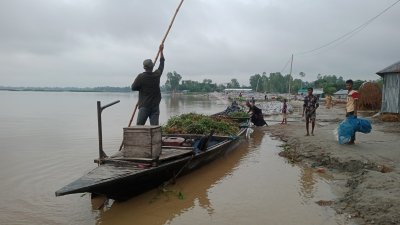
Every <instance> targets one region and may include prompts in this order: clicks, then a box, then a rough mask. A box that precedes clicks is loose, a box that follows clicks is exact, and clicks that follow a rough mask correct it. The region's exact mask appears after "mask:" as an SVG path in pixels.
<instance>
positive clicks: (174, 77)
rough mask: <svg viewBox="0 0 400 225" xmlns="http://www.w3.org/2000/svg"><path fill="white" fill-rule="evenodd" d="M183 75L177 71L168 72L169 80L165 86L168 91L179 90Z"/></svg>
mask: <svg viewBox="0 0 400 225" xmlns="http://www.w3.org/2000/svg"><path fill="white" fill-rule="evenodd" d="M181 79H182V76H181V75H180V74H178V73H177V72H176V71H174V72H173V73H171V72H168V73H167V81H166V82H165V87H166V89H167V90H168V91H177V90H179V82H180V81H181Z"/></svg>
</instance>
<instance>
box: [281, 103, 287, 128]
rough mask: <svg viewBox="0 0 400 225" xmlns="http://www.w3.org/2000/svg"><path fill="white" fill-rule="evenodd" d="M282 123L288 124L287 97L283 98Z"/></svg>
mask: <svg viewBox="0 0 400 225" xmlns="http://www.w3.org/2000/svg"><path fill="white" fill-rule="evenodd" d="M281 124H287V104H286V99H283V105H282V122H281Z"/></svg>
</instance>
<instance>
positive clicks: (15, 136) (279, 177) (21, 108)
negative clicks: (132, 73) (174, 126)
mask: <svg viewBox="0 0 400 225" xmlns="http://www.w3.org/2000/svg"><path fill="white" fill-rule="evenodd" d="M98 100H99V101H102V104H103V105H105V104H108V103H110V102H113V101H115V100H121V102H120V103H119V104H116V105H115V106H112V107H110V108H107V109H106V110H105V111H104V112H103V139H104V143H103V145H104V149H105V151H106V152H107V153H113V152H114V151H115V150H116V149H118V147H119V145H120V143H121V140H122V139H121V138H122V127H124V126H126V125H127V124H128V122H129V118H130V115H131V113H132V111H133V106H134V104H135V103H136V100H137V95H136V94H133V93H69V92H65V93H48V92H5V91H0V102H1V104H2V107H1V108H2V110H0V152H1V155H2V156H1V158H0V178H1V183H0V190H1V191H0V202H1V204H0V224H227V225H228V224H275V225H276V224H286V225H287V224H297V225H302V224H304V225H312V224H316V225H317V224H327V225H331V224H332V225H333V224H347V222H346V220H345V218H343V217H342V216H340V215H336V214H335V212H334V211H333V210H332V209H330V208H329V207H324V206H319V205H318V204H316V202H317V201H319V200H331V199H334V198H335V196H334V194H333V191H332V190H331V189H330V186H329V183H330V182H331V180H330V178H329V176H327V175H324V174H318V173H315V172H314V171H313V170H311V169H309V168H304V167H301V166H298V165H293V164H291V163H289V162H287V160H285V159H284V158H282V157H280V156H279V155H278V153H279V151H280V147H279V145H281V144H282V143H280V142H279V141H277V140H273V139H272V138H270V137H269V136H268V134H267V133H266V132H265V131H263V130H262V129H255V131H254V133H253V134H252V136H251V138H250V139H248V140H244V141H243V142H242V143H241V145H240V146H239V147H238V148H237V149H235V150H234V151H231V152H229V153H228V154H226V155H225V156H224V157H222V158H219V159H217V160H215V161H214V162H212V163H211V164H209V165H206V166H204V167H202V168H200V169H198V170H196V171H194V172H193V173H190V174H188V175H186V176H184V177H181V178H179V179H178V180H177V182H176V184H174V185H170V186H168V187H167V189H166V191H164V192H160V191H159V190H150V191H148V192H146V193H144V194H142V195H140V196H137V197H135V198H132V199H130V200H128V201H125V202H114V201H112V200H110V201H108V202H106V204H105V206H104V207H99V205H101V204H100V203H99V202H98V201H99V199H95V200H91V198H90V195H89V194H83V195H80V194H75V195H67V196H62V197H55V195H54V192H55V191H56V190H58V189H59V188H61V187H62V186H63V185H65V184H67V183H69V182H71V181H73V180H74V179H77V178H78V177H80V176H81V175H83V174H84V173H85V172H88V171H89V170H91V169H92V168H94V167H95V166H96V164H94V163H93V159H94V158H96V157H97V154H98V139H97V118H96V101H98ZM226 106H227V105H226V102H221V101H218V100H215V99H209V97H208V96H206V95H204V96H169V95H166V96H163V100H162V102H161V104H160V110H161V118H160V122H161V123H164V122H166V121H167V119H168V118H169V117H170V116H174V115H179V114H182V113H187V112H199V113H204V114H211V113H215V112H218V111H221V110H223V109H225V108H226ZM278 119H279V118H278ZM270 123H271V122H270Z"/></svg>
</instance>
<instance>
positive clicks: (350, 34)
mask: <svg viewBox="0 0 400 225" xmlns="http://www.w3.org/2000/svg"><path fill="white" fill-rule="evenodd" d="M399 2H400V0H397V1H396V2H394V3H393V4H391V5H390V6H389V7H387V8H385V9H384V10H383V11H381V12H380V13H379V14H378V15H376V16H374V17H372V18H371V19H369V20H367V21H366V22H365V23H363V24H361V25H360V26H358V27H356V28H354V29H353V30H351V31H349V32H347V33H345V34H343V35H342V36H340V37H338V38H336V39H334V40H333V41H330V42H328V43H326V44H324V45H322V46H319V47H317V48H314V49H311V50H308V51H304V52H299V53H296V54H295V55H306V54H310V53H313V52H315V51H318V50H320V49H323V48H326V47H328V46H330V45H332V44H334V43H336V42H338V41H340V40H342V39H344V38H346V37H347V38H346V39H344V41H346V40H348V39H350V38H351V37H353V36H354V35H355V34H357V33H358V32H360V31H361V30H362V29H364V28H365V27H366V26H368V25H369V24H370V23H371V22H372V21H374V20H375V19H377V18H378V17H380V16H381V15H382V14H384V13H385V12H387V11H388V10H389V9H390V8H392V7H393V6H395V5H396V4H397V3H399ZM344 41H342V42H341V43H343V42H344ZM336 46H337V45H336ZM336 46H335V47H336Z"/></svg>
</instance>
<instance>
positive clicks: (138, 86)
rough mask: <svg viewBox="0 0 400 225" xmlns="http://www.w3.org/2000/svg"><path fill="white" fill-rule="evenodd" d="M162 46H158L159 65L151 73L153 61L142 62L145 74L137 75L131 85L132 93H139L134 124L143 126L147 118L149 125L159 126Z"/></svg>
mask: <svg viewBox="0 0 400 225" xmlns="http://www.w3.org/2000/svg"><path fill="white" fill-rule="evenodd" d="M163 50H164V45H160V65H159V66H158V69H157V70H155V71H154V72H153V67H154V64H153V61H152V60H151V59H146V60H144V61H143V68H144V70H145V72H143V73H141V74H139V75H138V76H137V77H136V79H135V81H134V82H133V84H132V91H139V100H138V108H139V113H138V117H137V121H136V124H137V125H144V124H145V123H146V121H147V118H149V119H150V125H159V116H160V106H159V105H160V102H161V91H160V78H161V75H162V73H163V70H164V61H165V58H164V52H163Z"/></svg>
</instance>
